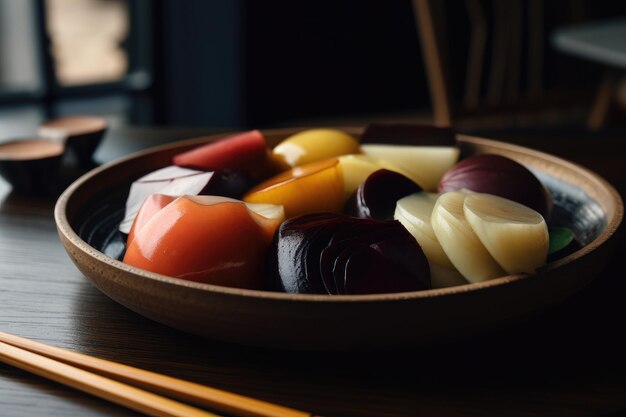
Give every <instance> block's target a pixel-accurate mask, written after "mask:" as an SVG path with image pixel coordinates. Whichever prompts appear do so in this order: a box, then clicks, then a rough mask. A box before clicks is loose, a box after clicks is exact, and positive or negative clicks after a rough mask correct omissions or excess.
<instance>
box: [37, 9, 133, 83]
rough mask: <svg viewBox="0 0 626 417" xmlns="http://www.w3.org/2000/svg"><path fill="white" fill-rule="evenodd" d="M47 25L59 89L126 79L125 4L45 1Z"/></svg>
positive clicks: (127, 29)
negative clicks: (123, 44) (123, 45)
mask: <svg viewBox="0 0 626 417" xmlns="http://www.w3.org/2000/svg"><path fill="white" fill-rule="evenodd" d="M46 24H47V28H48V36H49V37H50V43H51V53H52V57H53V62H54V69H55V73H56V78H57V81H58V83H59V84H60V85H62V86H72V85H82V84H94V83H102V82H114V81H120V80H122V79H123V78H124V77H125V76H126V73H127V72H128V53H127V52H126V51H125V50H124V49H123V47H122V43H123V42H124V41H126V38H127V37H128V32H129V11H128V4H127V2H126V1H123V0H80V1H76V0H46Z"/></svg>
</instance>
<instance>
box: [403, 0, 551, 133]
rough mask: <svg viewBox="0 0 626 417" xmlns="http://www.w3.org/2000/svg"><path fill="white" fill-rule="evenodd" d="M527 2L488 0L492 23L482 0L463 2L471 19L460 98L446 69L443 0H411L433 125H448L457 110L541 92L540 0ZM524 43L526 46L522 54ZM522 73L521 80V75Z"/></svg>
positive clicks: (494, 107)
mask: <svg viewBox="0 0 626 417" xmlns="http://www.w3.org/2000/svg"><path fill="white" fill-rule="evenodd" d="M526 3H527V4H525V2H524V1H523V0H509V1H506V2H505V1H498V0H494V1H493V2H492V3H491V4H492V7H493V11H492V13H493V25H492V26H493V27H490V25H489V23H488V21H487V18H486V15H487V13H486V12H487V11H486V10H485V7H484V6H483V2H481V0H466V1H465V9H466V12H467V16H468V19H469V22H470V33H469V51H468V60H467V69H466V76H465V84H464V93H463V97H462V98H455V97H454V96H453V94H452V81H451V79H450V75H449V71H448V69H449V66H448V62H449V56H448V55H447V52H448V45H447V44H446V39H445V38H446V31H445V30H444V28H445V19H444V16H443V10H442V7H443V2H442V1H441V0H413V11H414V15H415V19H416V25H417V28H418V32H419V35H420V40H421V44H422V55H423V59H424V63H425V66H426V74H427V78H428V83H429V88H430V93H431V99H432V105H433V117H434V124H435V125H436V126H451V125H453V124H454V122H455V120H456V119H457V117H458V116H459V115H462V114H465V113H467V112H471V111H476V110H478V109H479V108H480V107H481V106H484V105H486V106H487V107H489V108H492V109H497V108H498V107H500V106H501V105H503V104H509V105H510V104H511V103H515V102H518V101H520V100H522V99H528V98H531V99H533V98H534V99H536V98H539V97H541V95H542V93H543V85H542V84H543V81H542V73H543V47H544V46H543V3H542V0H528V1H527V2H526ZM525 14H527V17H526V18H525ZM524 22H526V23H524ZM524 24H526V25H527V29H526V30H524ZM490 32H491V34H490ZM524 33H526V34H527V35H526V36H527V37H526V39H524ZM489 34H490V35H491V36H488V35H489ZM489 39H491V40H490V45H488V42H489ZM523 43H525V44H526V45H527V50H528V51H529V52H528V53H527V54H526V56H524V57H523V56H522V52H523V51H522V49H523V48H522V45H523ZM488 48H491V49H490V51H488ZM487 52H490V53H489V54H488V53H487ZM522 66H525V71H522ZM523 73H524V74H526V80H521V77H522V74H523ZM485 75H486V76H485ZM522 86H524V87H522ZM483 87H484V88H483Z"/></svg>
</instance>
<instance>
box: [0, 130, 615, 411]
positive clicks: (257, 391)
mask: <svg viewBox="0 0 626 417" xmlns="http://www.w3.org/2000/svg"><path fill="white" fill-rule="evenodd" d="M201 133H211V132H208V131H200V130H193V131H192V130H169V131H168V130H162V129H161V130H153V129H125V130H118V131H112V132H110V133H109V134H108V135H107V137H106V138H105V141H104V142H103V144H102V146H101V148H100V149H99V151H98V153H97V155H96V156H97V158H98V159H99V160H100V161H107V160H112V159H114V158H116V157H119V156H121V155H123V154H127V153H129V152H133V151H136V150H139V149H142V148H145V147H147V146H151V145H157V144H160V143H163V142H166V141H170V140H175V139H182V138H188V137H193V136H197V135H199V134H201ZM481 134H482V135H483V136H485V133H484V132H483V133H481ZM491 137H493V138H495V139H499V140H510V141H512V142H516V143H519V144H522V145H524V146H529V147H533V148H537V149H540V150H544V151H547V152H549V153H553V154H556V155H559V156H562V157H564V158H566V159H570V160H572V161H574V162H577V163H579V164H581V165H584V166H586V167H588V168H590V169H592V170H594V171H596V172H598V173H599V174H600V175H602V176H604V177H605V178H606V179H607V180H609V182H611V183H612V184H613V185H614V186H615V187H616V188H617V189H618V191H620V193H621V195H622V197H623V196H624V195H626V168H625V161H626V135H619V134H615V135H597V136H592V137H589V136H587V135H584V134H581V133H580V132H577V131H572V132H522V133H516V134H511V133H508V134H507V133H504V132H502V133H500V134H493V135H491ZM53 206H54V198H53V197H48V198H44V197H41V198H36V197H21V196H17V195H14V194H13V193H11V192H10V188H9V186H8V185H6V184H5V183H4V182H1V181H0V329H1V330H2V331H5V332H10V333H14V334H16V335H20V336H24V337H28V338H32V339H35V340H38V341H42V342H45V343H49V344H53V345H56V346H60V347H64V348H68V349H73V350H75V351H77V352H81V353H85V354H89V355H94V356H97V357H101V358H104V359H109V360H114V361H118V362H122V363H125V364H128V365H132V366H137V367H141V368H145V369H148V370H151V371H156V372H160V373H165V374H168V375H171V376H175V377H179V378H184V379H188V380H190V381H193V382H198V383H202V384H207V385H210V386H214V387H216V388H220V389H225V390H229V391H233V392H236V393H240V394H243V395H247V396H252V397H256V398H260V399H263V400H267V401H271V402H275V403H278V404H283V405H286V406H290V407H294V408H299V409H304V410H309V411H311V412H315V413H318V414H322V415H325V416H381V415H385V416H413V415H415V416H417V415H420V416H431V415H432V416H439V415H446V416H485V415H498V416H539V415H549V416H607V417H609V416H612V417H618V416H624V415H626V355H625V354H624V352H626V342H624V338H623V337H622V333H623V329H624V322H625V319H626V303H624V294H626V280H625V279H624V273H623V259H624V257H625V256H626V245H625V244H624V239H623V238H622V239H621V240H620V244H619V247H618V249H617V253H616V254H615V255H614V256H613V258H612V260H611V262H610V264H609V265H608V267H607V268H606V269H605V270H604V271H603V273H602V274H601V276H600V277H599V278H598V279H596V280H595V281H594V282H593V283H592V284H591V285H589V286H588V287H587V288H586V289H585V290H583V291H582V292H581V293H579V294H578V295H576V296H575V297H573V298H571V299H570V300H568V301H567V302H566V303H564V304H562V305H558V306H554V307H553V308H551V309H549V310H548V311H546V312H545V313H543V314H541V315H540V316H538V317H535V318H532V319H529V320H527V321H524V322H522V323H518V324H516V325H512V326H510V327H508V328H506V329H501V330H499V331H497V332H494V333H490V334H488V335H484V336H481V337H477V338H473V339H469V340H465V341H463V342H456V343H449V344H444V345H439V346H433V347H429V348H421V349H414V350H406V351H400V352H398V351H395V352H361V353H356V354H350V353H332V354H323V353H292V352H284V351H276V350H265V349H254V348H247V347H242V346H235V345H227V344H223V343H218V342H214V341H210V340H206V339H202V338H199V337H194V336H190V335H187V334H184V333H181V332H178V331H175V330H172V329H169V328H167V327H164V326H162V325H159V324H156V323H154V322H151V321H150V320H148V319H145V318H143V317H141V316H139V315H137V314H135V313H132V312H131V311H129V310H127V309H125V308H124V307H121V306H120V305H118V304H116V303H114V302H113V301H110V300H109V299H108V298H107V297H106V296H104V295H102V294H101V293H100V292H99V291H98V290H96V289H95V288H93V287H92V286H91V285H90V284H89V283H88V282H87V280H86V279H85V278H83V277H82V275H81V274H80V272H79V271H78V270H77V269H76V268H75V267H74V265H73V264H72V263H71V262H70V260H69V258H68V257H67V255H66V253H65V251H64V250H63V248H62V246H61V244H60V242H59V239H58V236H57V234H56V230H55V225H54V221H53V217H52V210H53ZM424 320H428V318H427V317H425V318H424ZM32 415H42V416H70V417H71V416H133V415H137V414H136V413H134V412H132V411H129V410H126V409H124V408H121V407H118V406H115V405H112V404H109V403H106V402H105V401H102V400H99V399H96V398H92V397H89V396H87V395H85V394H83V393H80V392H78V391H74V390H72V389H69V388H65V387H63V386H61V385H58V384H56V383H52V382H49V381H46V380H44V379H42V378H40V377H36V376H32V375H29V374H27V373H25V372H22V371H19V370H16V369H14V368H11V367H9V366H7V365H3V364H0V416H16V417H19V416H32Z"/></svg>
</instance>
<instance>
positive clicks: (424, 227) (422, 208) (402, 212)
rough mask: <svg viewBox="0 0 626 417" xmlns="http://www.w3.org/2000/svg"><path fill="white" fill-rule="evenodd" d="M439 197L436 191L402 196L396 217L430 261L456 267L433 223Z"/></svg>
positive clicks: (450, 267)
mask: <svg viewBox="0 0 626 417" xmlns="http://www.w3.org/2000/svg"><path fill="white" fill-rule="evenodd" d="M438 198H439V195H438V194H435V193H426V192H423V193H415V194H411V195H408V196H406V197H404V198H401V199H400V200H398V202H397V203H396V211H395V213H394V219H396V220H398V221H399V222H400V223H402V225H403V226H404V227H405V229H407V230H408V231H409V233H411V234H412V235H413V237H414V238H415V240H417V243H419V245H420V246H421V247H422V250H423V251H424V254H425V255H426V258H427V259H428V261H429V262H434V263H436V264H438V265H440V266H442V267H444V268H446V269H455V268H454V265H452V262H450V259H449V258H448V255H446V253H445V252H444V251H443V249H442V248H441V244H440V243H439V240H438V239H437V236H436V235H435V232H434V230H433V227H432V224H431V215H432V212H433V208H434V207H435V203H436V202H437V199H438Z"/></svg>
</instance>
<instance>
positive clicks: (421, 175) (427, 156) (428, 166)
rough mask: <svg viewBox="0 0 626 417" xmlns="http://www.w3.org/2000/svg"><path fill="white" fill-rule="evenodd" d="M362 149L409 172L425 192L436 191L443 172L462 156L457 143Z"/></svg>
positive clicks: (367, 147) (365, 146) (363, 147)
mask: <svg viewBox="0 0 626 417" xmlns="http://www.w3.org/2000/svg"><path fill="white" fill-rule="evenodd" d="M361 151H362V152H363V153H364V154H366V155H368V156H371V157H372V158H375V159H379V160H382V161H386V162H388V163H389V164H392V165H393V166H395V167H397V168H398V169H400V170H402V172H405V173H407V174H408V177H409V178H411V179H412V180H413V181H415V182H416V183H418V184H419V185H420V186H421V187H422V188H423V189H424V190H425V191H436V190H437V186H438V185H439V181H440V180H441V177H443V174H444V173H445V172H446V171H447V170H448V169H450V168H451V167H452V166H453V165H454V164H455V163H456V162H457V161H458V159H459V154H460V150H459V148H457V147H456V146H399V145H362V146H361Z"/></svg>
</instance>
